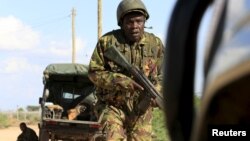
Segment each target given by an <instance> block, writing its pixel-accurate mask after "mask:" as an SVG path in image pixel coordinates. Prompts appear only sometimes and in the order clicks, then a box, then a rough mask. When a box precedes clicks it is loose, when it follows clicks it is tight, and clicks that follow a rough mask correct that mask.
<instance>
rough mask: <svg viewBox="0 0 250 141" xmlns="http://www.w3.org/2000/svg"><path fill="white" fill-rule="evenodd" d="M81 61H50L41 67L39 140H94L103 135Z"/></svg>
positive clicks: (95, 100) (99, 118)
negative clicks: (41, 93) (67, 62)
mask: <svg viewBox="0 0 250 141" xmlns="http://www.w3.org/2000/svg"><path fill="white" fill-rule="evenodd" d="M87 72H88V68H87V66H85V65H82V64H50V65H48V66H47V67H46V69H45V70H44V76H43V83H44V91H43V96H42V97H41V98H40V99H39V103H40V105H41V109H42V112H41V121H40V123H39V141H49V140H51V141H57V140H63V141H66V140H67V141H85V140H86V141H89V140H91V141H96V140H102V139H103V138H104V136H105V134H104V133H102V131H101V128H100V127H101V124H100V121H101V119H102V117H103V111H102V110H99V109H98V108H97V107H96V104H97V102H98V99H97V97H96V93H95V86H94V85H93V83H92V82H91V81H90V80H89V79H88V74H87Z"/></svg>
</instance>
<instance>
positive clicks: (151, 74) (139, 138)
mask: <svg viewBox="0 0 250 141" xmlns="http://www.w3.org/2000/svg"><path fill="white" fill-rule="evenodd" d="M111 45H114V46H116V47H117V48H118V50H119V51H120V52H121V53H122V54H123V55H124V56H125V58H126V59H127V60H128V62H130V63H131V64H132V65H134V66H136V67H138V68H139V69H140V70H141V71H142V72H144V74H145V75H146V76H148V78H149V80H150V81H151V82H152V83H153V84H154V85H156V86H157V87H158V86H160V80H161V71H160V70H161V69H162V66H161V64H162V60H163V50H164V49H163V44H162V42H161V41H160V39H159V38H158V37H156V36H155V35H153V34H151V33H147V32H144V35H143V37H142V39H141V40H140V41H139V42H138V43H134V44H133V45H129V44H128V43H127V42H126V40H125V37H124V34H123V33H122V31H121V30H120V29H118V30H114V31H111V32H109V33H107V34H105V35H104V36H102V37H101V38H100V39H99V41H98V43H97V45H96V48H95V50H94V53H93V55H92V58H91V60H90V64H89V78H90V79H91V80H92V81H93V83H94V84H95V85H96V86H97V87H98V95H99V97H100V99H101V101H103V102H105V104H106V105H107V107H108V108H107V109H106V112H105V115H104V118H103V128H104V129H105V130H106V131H107V133H108V137H107V139H108V140H109V141H110V140H114V141H118V140H122V141H125V140H128V141H150V140H151V134H152V126H151V121H152V107H150V108H149V109H148V110H147V111H146V113H145V114H143V115H141V116H140V117H137V114H136V113H137V112H136V108H135V107H136V104H137V103H138V97H139V95H141V94H142V95H143V92H140V91H137V90H136V91H131V90H130V89H129V87H126V86H127V85H128V84H129V83H131V80H132V79H133V77H132V76H131V74H130V73H129V72H128V71H126V70H125V69H124V68H121V67H120V66H118V65H116V64H115V63H114V62H112V61H109V60H107V59H106V58H104V56H103V53H104V52H105V50H106V49H107V48H108V47H110V46H111ZM121 85H122V87H121ZM126 88H127V89H126Z"/></svg>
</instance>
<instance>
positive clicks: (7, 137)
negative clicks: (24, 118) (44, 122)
mask: <svg viewBox="0 0 250 141" xmlns="http://www.w3.org/2000/svg"><path fill="white" fill-rule="evenodd" d="M28 127H30V128H32V129H33V130H35V131H36V134H37V135H38V133H39V131H38V126H37V125H28ZM20 133H21V130H20V128H19V126H13V127H8V128H6V129H0V141H16V139H17V136H18V135H19V134H20Z"/></svg>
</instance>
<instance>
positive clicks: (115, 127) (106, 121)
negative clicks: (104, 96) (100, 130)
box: [102, 106, 127, 141]
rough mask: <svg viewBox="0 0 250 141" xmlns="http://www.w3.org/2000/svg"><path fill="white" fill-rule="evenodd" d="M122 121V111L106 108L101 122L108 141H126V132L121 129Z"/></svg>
mask: <svg viewBox="0 0 250 141" xmlns="http://www.w3.org/2000/svg"><path fill="white" fill-rule="evenodd" d="M124 119H125V115H124V112H123V111H122V110H120V109H118V108H115V107H113V106H109V107H108V109H107V110H106V112H105V114H104V117H103V120H102V125H103V127H104V130H105V131H106V133H107V140H108V141H127V136H126V131H125V130H124V128H123V121H124Z"/></svg>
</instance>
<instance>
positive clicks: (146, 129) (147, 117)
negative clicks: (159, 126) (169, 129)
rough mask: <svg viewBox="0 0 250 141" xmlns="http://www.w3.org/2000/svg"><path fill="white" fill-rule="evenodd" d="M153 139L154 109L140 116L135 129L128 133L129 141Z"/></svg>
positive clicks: (148, 140)
mask: <svg viewBox="0 0 250 141" xmlns="http://www.w3.org/2000/svg"><path fill="white" fill-rule="evenodd" d="M151 140H152V109H151V108H149V109H148V110H147V112H146V113H145V114H144V115H142V116H141V117H139V118H138V120H137V121H136V122H135V124H134V126H133V129H132V130H131V132H130V133H129V135H128V141H151Z"/></svg>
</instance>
